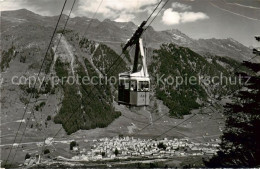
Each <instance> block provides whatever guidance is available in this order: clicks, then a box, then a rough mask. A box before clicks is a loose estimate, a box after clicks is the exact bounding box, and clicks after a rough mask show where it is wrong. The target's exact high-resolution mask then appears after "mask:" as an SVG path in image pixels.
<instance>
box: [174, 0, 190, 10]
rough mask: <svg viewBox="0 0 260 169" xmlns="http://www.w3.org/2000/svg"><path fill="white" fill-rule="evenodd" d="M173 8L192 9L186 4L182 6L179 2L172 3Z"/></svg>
mask: <svg viewBox="0 0 260 169" xmlns="http://www.w3.org/2000/svg"><path fill="white" fill-rule="evenodd" d="M172 8H173V9H180V10H187V9H191V6H189V5H186V4H182V3H179V2H174V3H172Z"/></svg>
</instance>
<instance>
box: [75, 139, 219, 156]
mask: <svg viewBox="0 0 260 169" xmlns="http://www.w3.org/2000/svg"><path fill="white" fill-rule="evenodd" d="M94 142H95V144H94V145H93V146H92V148H91V151H85V149H83V150H82V151H80V150H79V149H78V148H75V150H76V151H78V152H79V154H80V155H78V156H74V157H73V158H72V159H73V160H83V161H95V160H113V159H128V158H142V157H143V158H170V157H173V156H199V155H213V154H215V153H216V152H217V148H218V146H219V145H218V144H217V143H194V142H191V141H189V139H176V138H175V139H174V140H168V139H167V138H165V139H163V140H153V139H140V138H133V137H114V138H102V139H99V140H94Z"/></svg>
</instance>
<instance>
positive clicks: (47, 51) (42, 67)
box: [5, 0, 67, 164]
mask: <svg viewBox="0 0 260 169" xmlns="http://www.w3.org/2000/svg"><path fill="white" fill-rule="evenodd" d="M66 3H67V0H65V1H64V4H63V7H62V10H61V13H60V16H59V18H58V21H57V23H56V26H55V29H54V32H53V34H52V37H51V41H50V43H49V45H48V47H47V50H46V53H45V56H44V58H43V61H42V64H41V67H40V70H39V72H38V75H37V77H39V75H40V73H41V71H42V68H43V65H44V61H45V60H46V58H47V55H48V51H49V49H50V47H51V44H52V40H53V38H54V36H55V32H56V30H57V28H58V24H59V22H60V19H61V16H62V13H63V11H64V8H65V6H66ZM33 88H34V89H35V88H36V83H35V84H34V86H33ZM34 94H35V90H34V91H33V92H32V93H31V94H30V97H29V102H30V100H31V99H32V96H33V95H34ZM28 106H29V103H27V104H26V107H25V110H24V113H23V116H22V119H24V117H25V114H26V111H27V109H28ZM21 124H22V121H21V122H20V124H19V127H18V130H17V132H16V135H15V138H14V141H13V144H12V146H11V148H10V151H9V153H8V156H7V159H6V163H5V164H7V162H8V159H9V157H10V154H11V152H12V149H13V145H14V143H15V141H16V138H17V135H18V132H19V130H20V128H21ZM23 135H24V133H23ZM23 135H22V137H23ZM16 152H17V151H16ZM15 155H16V153H15ZM15 155H14V157H15ZM13 159H14V158H13ZM12 161H13V160H12Z"/></svg>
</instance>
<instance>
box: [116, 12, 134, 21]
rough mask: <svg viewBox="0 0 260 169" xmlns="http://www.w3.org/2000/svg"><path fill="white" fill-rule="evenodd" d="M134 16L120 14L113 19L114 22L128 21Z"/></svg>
mask: <svg viewBox="0 0 260 169" xmlns="http://www.w3.org/2000/svg"><path fill="white" fill-rule="evenodd" d="M134 18H135V16H134V15H133V14H121V15H120V16H119V18H117V19H115V21H116V22H129V21H132V20H133V19H134Z"/></svg>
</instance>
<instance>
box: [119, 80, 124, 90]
mask: <svg viewBox="0 0 260 169" xmlns="http://www.w3.org/2000/svg"><path fill="white" fill-rule="evenodd" d="M119 89H125V83H124V81H123V80H120V81H119Z"/></svg>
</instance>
